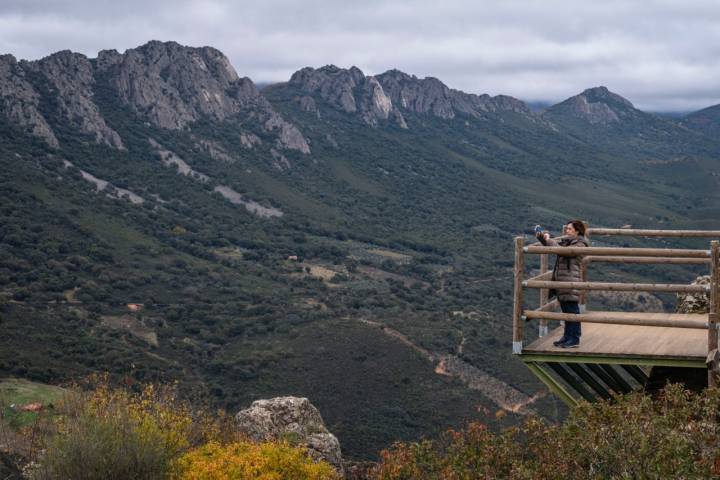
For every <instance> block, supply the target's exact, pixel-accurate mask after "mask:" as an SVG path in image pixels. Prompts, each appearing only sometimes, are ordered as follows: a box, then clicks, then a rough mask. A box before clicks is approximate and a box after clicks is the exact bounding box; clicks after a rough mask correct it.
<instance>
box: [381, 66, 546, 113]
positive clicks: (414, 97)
mask: <svg viewBox="0 0 720 480" xmlns="http://www.w3.org/2000/svg"><path fill="white" fill-rule="evenodd" d="M377 79H378V81H379V82H380V84H381V85H382V86H383V89H384V90H385V92H386V93H387V94H388V95H389V96H390V99H391V100H392V102H393V104H395V105H397V106H398V108H400V109H402V110H408V111H411V112H414V113H420V114H430V115H434V116H436V117H440V118H444V119H450V118H455V117H456V116H457V115H458V114H464V115H468V116H470V117H475V118H478V117H482V116H484V115H485V114H487V113H491V112H516V113H521V114H523V115H526V116H528V117H529V118H534V117H535V114H533V113H532V111H531V110H530V108H529V107H528V106H527V105H526V104H525V103H523V102H522V101H520V100H518V99H516V98H513V97H508V96H505V95H498V96H496V97H491V96H490V95H474V94H472V93H465V92H461V91H459V90H454V89H452V88H449V87H448V86H447V85H445V84H444V83H442V82H441V81H440V80H438V79H437V78H433V77H427V78H423V79H420V78H417V77H416V76H414V75H408V74H407V73H404V72H401V71H399V70H390V71H387V72H385V73H383V74H381V75H378V76H377Z"/></svg>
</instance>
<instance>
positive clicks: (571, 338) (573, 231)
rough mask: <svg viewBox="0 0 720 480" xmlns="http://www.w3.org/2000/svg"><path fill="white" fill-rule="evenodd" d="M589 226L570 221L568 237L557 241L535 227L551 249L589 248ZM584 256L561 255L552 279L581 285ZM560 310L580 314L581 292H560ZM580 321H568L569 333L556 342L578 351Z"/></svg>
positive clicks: (566, 331) (559, 345) (561, 346)
mask: <svg viewBox="0 0 720 480" xmlns="http://www.w3.org/2000/svg"><path fill="white" fill-rule="evenodd" d="M585 230H586V228H585V223H583V222H582V221H581V220H570V221H569V222H568V223H567V225H565V235H563V236H562V237H557V238H550V234H549V233H548V232H547V231H545V230H544V229H543V228H542V227H540V226H539V225H538V226H536V227H535V236H536V237H537V239H538V240H540V243H542V244H543V245H546V246H551V247H588V246H589V245H590V244H589V242H588V240H587V239H586V238H585ZM581 262H582V257H581V256H579V255H578V256H574V257H569V256H563V255H558V256H557V258H556V259H555V267H554V268H553V273H552V280H554V281H557V282H581V281H582V275H581V272H582V269H581ZM556 294H557V298H558V301H559V302H560V310H562V312H563V313H575V314H578V313H580V305H579V301H580V291H579V290H557V292H556ZM580 334H581V328H580V322H568V321H566V322H565V331H564V332H563V336H562V337H561V338H560V340H558V341H556V342H553V344H554V345H555V346H556V347H560V348H577V346H578V345H580Z"/></svg>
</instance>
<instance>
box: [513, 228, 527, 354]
mask: <svg viewBox="0 0 720 480" xmlns="http://www.w3.org/2000/svg"><path fill="white" fill-rule="evenodd" d="M524 244H525V240H524V239H523V237H515V270H514V274H515V284H514V290H513V294H514V296H513V353H514V354H516V355H519V354H521V353H522V345H523V320H522V312H523V285H522V281H523V273H524V271H525V256H524V254H523V246H524Z"/></svg>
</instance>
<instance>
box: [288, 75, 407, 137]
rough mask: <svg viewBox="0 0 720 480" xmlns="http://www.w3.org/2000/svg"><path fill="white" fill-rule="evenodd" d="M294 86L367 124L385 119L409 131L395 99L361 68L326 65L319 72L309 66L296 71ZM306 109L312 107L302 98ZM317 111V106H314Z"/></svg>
mask: <svg viewBox="0 0 720 480" xmlns="http://www.w3.org/2000/svg"><path fill="white" fill-rule="evenodd" d="M288 84H289V85H290V86H293V87H295V88H299V89H300V90H302V91H303V92H305V93H308V94H316V95H319V96H320V98H322V99H323V100H325V101H326V102H327V103H329V104H330V105H332V106H334V107H336V108H338V109H340V110H343V111H344V112H346V113H357V114H359V115H360V117H361V118H362V119H363V121H364V122H365V123H367V124H369V125H372V126H375V125H377V124H378V122H379V121H381V120H388V119H392V120H394V121H395V123H396V124H397V125H398V126H400V127H401V128H407V125H406V123H405V119H404V118H403V117H402V114H401V113H400V112H399V111H398V110H397V109H396V108H395V107H394V106H393V103H392V100H391V99H390V97H388V95H387V94H386V93H385V91H384V90H383V86H382V85H381V84H380V82H378V80H377V79H376V78H375V77H372V76H365V74H364V73H363V72H362V70H360V69H359V68H357V67H355V66H353V67H350V68H349V69H344V68H340V67H337V66H335V65H326V66H324V67H321V68H318V69H315V68H312V67H305V68H303V69H301V70H298V71H297V72H295V73H294V74H293V75H292V77H291V78H290V81H289V82H288ZM299 102H300V104H301V106H302V107H303V109H305V110H307V109H308V108H310V102H309V100H308V99H307V98H306V97H300V99H299ZM312 108H313V109H315V110H317V107H316V106H315V105H314V103H313V105H312Z"/></svg>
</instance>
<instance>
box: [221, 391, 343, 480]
mask: <svg viewBox="0 0 720 480" xmlns="http://www.w3.org/2000/svg"><path fill="white" fill-rule="evenodd" d="M235 419H236V421H237V425H238V427H239V429H240V431H241V432H243V433H244V434H246V435H247V436H248V437H249V438H250V439H251V440H254V441H258V442H260V441H268V440H275V439H280V438H286V439H290V440H294V441H297V442H298V443H300V444H302V445H304V446H306V447H307V449H308V453H309V454H310V455H311V456H312V457H313V458H315V459H316V460H324V461H326V462H328V463H329V464H331V465H332V466H333V467H335V469H337V470H338V471H339V472H341V473H342V472H343V462H342V455H341V452H340V442H339V441H338V439H337V437H335V435H333V434H332V433H330V432H329V431H328V430H327V428H326V427H325V423H324V422H323V419H322V417H321V416H320V412H319V411H318V410H317V408H315V407H314V406H313V405H312V404H311V403H310V401H309V400H308V399H307V398H298V397H276V398H272V399H269V400H256V401H255V402H253V403H252V405H251V406H250V408H247V409H245V410H242V411H240V412H239V413H238V414H237V415H236V416H235Z"/></svg>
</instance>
